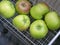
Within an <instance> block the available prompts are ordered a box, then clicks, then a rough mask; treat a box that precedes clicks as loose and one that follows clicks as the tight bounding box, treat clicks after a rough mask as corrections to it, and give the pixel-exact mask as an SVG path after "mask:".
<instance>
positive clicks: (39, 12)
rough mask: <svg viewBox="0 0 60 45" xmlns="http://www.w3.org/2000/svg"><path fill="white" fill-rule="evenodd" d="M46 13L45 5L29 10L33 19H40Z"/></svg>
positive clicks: (47, 8)
mask: <svg viewBox="0 0 60 45" xmlns="http://www.w3.org/2000/svg"><path fill="white" fill-rule="evenodd" d="M47 12H49V7H48V5H47V4H45V3H39V4H36V5H34V6H33V7H32V8H31V10H30V14H31V16H32V17H33V18H34V19H42V18H43V15H44V14H46V13H47Z"/></svg>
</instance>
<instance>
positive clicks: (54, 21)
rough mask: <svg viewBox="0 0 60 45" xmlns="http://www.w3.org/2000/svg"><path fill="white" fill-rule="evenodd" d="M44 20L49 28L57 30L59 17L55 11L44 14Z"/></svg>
mask: <svg viewBox="0 0 60 45" xmlns="http://www.w3.org/2000/svg"><path fill="white" fill-rule="evenodd" d="M45 22H46V24H47V26H48V28H49V29H50V30H57V29H58V28H59V17H58V14H57V12H55V11H52V12H49V13H48V14H46V16H45Z"/></svg>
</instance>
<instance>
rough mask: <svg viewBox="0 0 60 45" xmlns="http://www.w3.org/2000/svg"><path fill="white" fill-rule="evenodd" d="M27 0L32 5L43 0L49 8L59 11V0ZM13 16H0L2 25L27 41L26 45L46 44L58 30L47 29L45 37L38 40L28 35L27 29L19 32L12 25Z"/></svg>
mask: <svg viewBox="0 0 60 45" xmlns="http://www.w3.org/2000/svg"><path fill="white" fill-rule="evenodd" d="M29 1H30V2H31V3H32V5H35V4H37V3H40V2H45V3H47V4H48V5H49V7H50V9H51V10H55V11H56V12H58V13H59V12H60V6H59V4H60V3H59V2H60V0H29ZM12 2H14V3H15V2H16V1H15V0H12ZM13 18H14V17H13ZM13 18H10V19H5V18H4V17H2V16H0V19H1V21H2V22H3V24H4V26H5V27H6V28H7V27H8V28H7V29H9V31H11V32H12V33H13V34H14V35H15V34H16V37H18V39H21V38H23V40H24V41H25V43H27V44H26V45H31V44H33V45H47V44H48V43H49V42H50V41H51V39H52V38H53V37H54V36H55V35H56V33H57V32H58V31H54V32H52V31H50V30H49V32H48V34H47V36H46V37H45V38H43V39H40V40H36V39H33V38H32V37H31V36H30V33H29V31H28V30H27V31H25V32H20V31H19V30H18V29H16V28H15V27H14V26H13V25H12V19H13ZM21 36H22V37H21Z"/></svg>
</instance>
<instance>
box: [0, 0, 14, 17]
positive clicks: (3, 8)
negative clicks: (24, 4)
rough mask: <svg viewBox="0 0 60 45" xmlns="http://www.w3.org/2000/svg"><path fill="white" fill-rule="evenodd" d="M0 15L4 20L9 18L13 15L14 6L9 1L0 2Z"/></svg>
mask: <svg viewBox="0 0 60 45" xmlns="http://www.w3.org/2000/svg"><path fill="white" fill-rule="evenodd" d="M0 13H1V14H2V15H3V16H4V17H5V18H10V17H12V16H14V14H15V8H14V5H13V4H12V3H11V2H10V1H1V2H0Z"/></svg>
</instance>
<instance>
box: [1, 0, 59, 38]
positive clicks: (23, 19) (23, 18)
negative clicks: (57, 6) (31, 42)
mask: <svg viewBox="0 0 60 45" xmlns="http://www.w3.org/2000/svg"><path fill="white" fill-rule="evenodd" d="M15 13H18V15H17V16H16V17H14V18H13V19H12V23H13V25H14V26H15V27H17V28H18V29H19V30H20V31H26V30H27V29H28V28H29V29H28V30H29V32H30V34H31V36H32V37H33V38H35V39H40V38H44V37H45V36H46V35H47V33H48V30H52V31H55V30H58V29H59V27H60V16H59V15H58V13H57V12H56V11H50V9H49V6H48V5H47V4H46V3H43V2H41V3H38V4H36V5H34V6H32V4H31V3H30V2H29V1H28V0H18V1H16V4H15V5H14V4H13V3H12V2H10V1H9V0H3V1H1V2H0V14H1V15H2V16H3V17H5V18H11V17H13V16H14V15H15ZM30 17H31V18H32V19H31V18H30ZM33 19H34V21H32V22H31V20H33Z"/></svg>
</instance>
